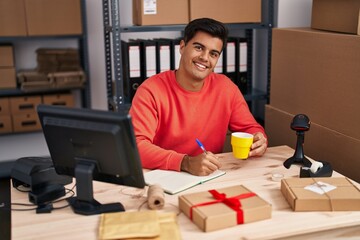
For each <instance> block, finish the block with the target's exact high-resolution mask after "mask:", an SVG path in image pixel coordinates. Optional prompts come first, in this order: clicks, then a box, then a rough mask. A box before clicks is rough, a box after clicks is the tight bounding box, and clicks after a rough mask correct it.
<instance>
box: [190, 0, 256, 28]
mask: <svg viewBox="0 0 360 240" xmlns="http://www.w3.org/2000/svg"><path fill="white" fill-rule="evenodd" d="M203 17H208V18H214V19H216V20H218V21H221V22H223V23H259V22H261V0H225V1H221V2H219V1H218V0H190V21H191V20H194V19H196V18H203Z"/></svg>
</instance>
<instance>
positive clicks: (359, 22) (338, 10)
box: [311, 0, 360, 35]
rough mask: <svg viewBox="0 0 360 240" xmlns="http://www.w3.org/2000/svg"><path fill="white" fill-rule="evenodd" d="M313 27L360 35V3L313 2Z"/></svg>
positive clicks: (348, 0) (352, 1) (326, 0)
mask: <svg viewBox="0 0 360 240" xmlns="http://www.w3.org/2000/svg"><path fill="white" fill-rule="evenodd" d="M311 27H312V28H316V29H322V30H328V31H335V32H343V33H352V34H357V35H360V1H359V0H345V1H344V0H342V1H341V0H340V1H339V0H313V3H312V15H311Z"/></svg>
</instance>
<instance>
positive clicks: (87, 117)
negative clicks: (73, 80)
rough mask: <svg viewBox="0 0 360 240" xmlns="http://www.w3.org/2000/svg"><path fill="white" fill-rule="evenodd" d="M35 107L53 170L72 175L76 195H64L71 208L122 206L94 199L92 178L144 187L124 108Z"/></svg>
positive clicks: (93, 210)
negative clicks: (113, 109)
mask: <svg viewBox="0 0 360 240" xmlns="http://www.w3.org/2000/svg"><path fill="white" fill-rule="evenodd" d="M37 111H38V115H39V119H40V122H41V125H42V129H43V133H44V136H45V140H46V143H47V146H48V148H49V152H50V155H51V158H52V161H53V163H54V167H55V170H56V172H57V173H58V174H62V175H68V176H72V177H75V179H76V197H72V198H70V199H69V200H68V201H69V203H70V205H71V207H72V209H73V210H74V212H75V213H79V214H83V215H92V214H99V213H105V212H117V211H125V209H124V207H123V206H122V204H121V203H110V204H101V203H99V202H98V201H96V200H95V199H94V196H93V180H97V181H102V182H108V183H115V184H119V185H126V186H132V187H136V188H144V187H145V181H144V175H143V172H142V165H141V161H140V157H139V153H138V149H137V145H136V141H135V136H134V131H133V126H132V122H131V116H130V115H129V114H128V111H127V110H122V111H119V112H110V111H102V110H92V109H85V108H69V107H64V106H53V105H38V107H37Z"/></svg>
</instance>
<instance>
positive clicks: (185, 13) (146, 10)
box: [133, 0, 189, 26]
mask: <svg viewBox="0 0 360 240" xmlns="http://www.w3.org/2000/svg"><path fill="white" fill-rule="evenodd" d="M188 22H189V3H188V0H157V1H144V0H133V24H134V25H142V26H145V25H171V24H186V23H188Z"/></svg>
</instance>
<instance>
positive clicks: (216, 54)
mask: <svg viewBox="0 0 360 240" xmlns="http://www.w3.org/2000/svg"><path fill="white" fill-rule="evenodd" d="M211 56H212V57H214V58H218V57H219V54H218V53H216V52H214V53H211Z"/></svg>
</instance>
